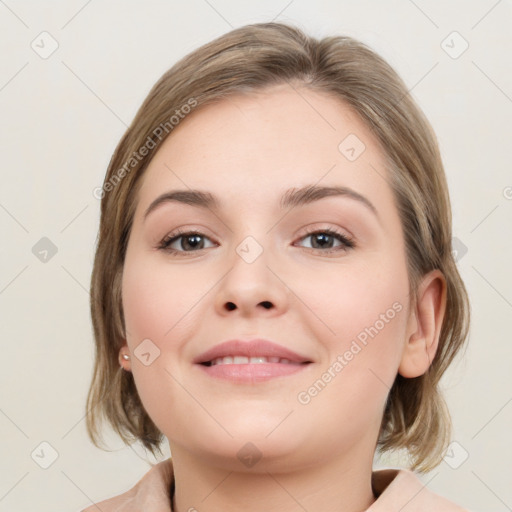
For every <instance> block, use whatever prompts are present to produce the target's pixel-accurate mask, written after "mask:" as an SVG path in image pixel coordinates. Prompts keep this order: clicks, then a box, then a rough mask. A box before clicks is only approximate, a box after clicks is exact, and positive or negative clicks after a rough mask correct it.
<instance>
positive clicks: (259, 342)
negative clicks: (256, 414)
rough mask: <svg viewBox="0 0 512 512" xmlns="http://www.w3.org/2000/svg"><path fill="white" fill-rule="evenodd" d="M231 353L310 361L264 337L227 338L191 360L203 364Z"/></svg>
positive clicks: (301, 361)
mask: <svg viewBox="0 0 512 512" xmlns="http://www.w3.org/2000/svg"><path fill="white" fill-rule="evenodd" d="M233 355H236V356H245V357H279V358H280V359H288V360H290V361H291V362H292V363H296V364H301V363H310V362H311V360H310V359H309V358H307V357H305V356H303V355H301V354H297V353H296V352H294V351H293V350H290V349H289V348H287V347H283V346H282V345H278V344H277V343H274V342H272V341H269V340H265V339H252V340H248V341H242V340H228V341H225V342H223V343H219V344H218V345H215V346H214V347H212V348H211V349H209V350H207V351H206V352H203V353H202V354H200V355H199V356H197V357H196V358H195V359H194V361H193V362H194V363H196V364H204V363H208V362H210V361H212V360H214V359H217V358H219V357H226V356H233ZM272 364H278V363H272Z"/></svg>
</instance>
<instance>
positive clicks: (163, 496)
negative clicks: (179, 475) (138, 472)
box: [80, 459, 173, 512]
mask: <svg viewBox="0 0 512 512" xmlns="http://www.w3.org/2000/svg"><path fill="white" fill-rule="evenodd" d="M172 481H173V468H172V461H171V459H167V460H164V461H162V462H159V463H158V464H155V465H154V466H152V467H151V469H150V470H149V471H148V472H147V473H146V474H145V475H144V476H143V477H142V478H141V479H140V480H139V481H138V482H137V483H136V484H135V485H134V486H133V487H132V488H131V489H129V490H128V491H126V492H124V493H123V494H119V495H118V496H113V497H111V498H108V499H106V500H103V501H100V502H97V503H93V504H92V505H91V506H89V507H87V508H85V509H83V510H81V511H80V512H98V510H101V511H102V512H139V511H140V510H144V511H150V510H158V511H159V512H167V511H168V512H172V509H171V498H170V488H171V484H172Z"/></svg>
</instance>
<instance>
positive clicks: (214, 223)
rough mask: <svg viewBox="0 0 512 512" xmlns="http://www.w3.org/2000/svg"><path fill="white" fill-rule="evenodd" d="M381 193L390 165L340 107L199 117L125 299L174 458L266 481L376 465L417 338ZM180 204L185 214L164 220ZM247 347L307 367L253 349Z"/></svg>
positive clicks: (133, 345) (286, 96)
mask: <svg viewBox="0 0 512 512" xmlns="http://www.w3.org/2000/svg"><path fill="white" fill-rule="evenodd" d="M388 181H389V180H388V174H387V171H386V170H385V168H384V159H383V155H382V152H381V149H380V148H379V146H378V144H377V142H376V140H375V139H374V138H373V137H372V135H371V134H370V132H369V130H368V129H367V128H366V127H365V125H364V124H363V122H362V121H361V120H360V119H358V117H356V116H355V115H354V114H353V113H352V112H351V111H350V110H349V109H348V107H347V106H346V105H344V104H342V103H340V102H339V101H337V100H335V99H333V98H332V97H329V96H327V95H324V94H321V93H317V92H312V91H311V90H306V89H303V88H301V89H298V90H297V91H296V90H294V89H292V88H291V87H289V86H287V85H283V86H278V87H272V88H270V89H267V90H266V91H265V92H263V93H258V94H253V95H251V96H243V97H242V96H237V97H230V98H229V99H227V100H223V101H222V102H220V103H217V104H214V105H209V106H206V107H203V108H201V109H200V110H197V111H196V112H193V113H192V114H190V115H189V116H188V117H187V118H185V120H183V121H181V124H180V125H178V126H177V127H176V128H175V129H174V132H173V133H172V135H171V136H170V137H169V138H167V139H166V141H165V142H164V143H163V144H162V145H161V146H160V148H159V149H158V152H157V154H156V155H155V157H154V158H153V160H152V161H151V164H150V165H149V167H148V169H147V171H146V174H145V176H144V179H143V183H142V187H141V189H140V195H139V198H138V203H137V208H136V212H135V217H134V222H133V227H132V231H131V235H130V239H129V243H128V248H127V254H126V261H125V266H124V273H123V284H122V286H123V288H122V289H123V293H122V300H123V307H124V316H125V321H126V329H127V332H128V338H127V345H128V349H129V352H130V353H131V362H130V365H131V367H129V368H130V369H131V371H132V372H133V376H134V379H135V383H136V386H137V389H138V392H139V394H140V397H141V400H142V402H143V404H144V407H145V409H146V411H147V412H148V414H149V415H150V417H151V418H152V419H153V421H154V422H155V424H156V425H157V426H158V427H159V429H160V430H161V431H162V432H163V433H164V435H165V436H166V437H167V438H168V440H169V443H170V447H171V451H172V450H173V448H176V449H183V450H187V451H188V452H190V453H192V454H194V455H197V456H201V457H203V460H205V461H206V460H209V461H212V462H215V463H218V464H223V465H224V466H225V467H231V468H232V469H235V468H238V469H241V468H242V469H243V465H244V464H245V465H246V466H247V467H249V466H250V465H251V464H253V463H254V462H251V463H249V462H248V461H249V460H253V461H254V460H257V459H258V458H259V457H260V456H262V459H261V461H259V462H258V463H259V464H260V466H259V467H261V468H264V467H266V468H272V469H273V470H277V469H278V468H279V467H282V468H284V467H289V466H288V465H289V464H290V463H294V464H296V465H301V464H302V465H310V464H312V463H313V462H312V461H315V463H316V462H319V461H322V460H328V459H330V458H332V457H340V456H343V457H346V458H347V459H348V460H350V459H351V458H354V459H356V458H357V459H360V458H361V457H364V458H366V459H367V460H368V461H369V462H371V460H372V457H373V454H374V449H375V443H376V441H377V436H378V432H379V427H380V423H381V419H382V414H383V410H384V406H385V402H386V398H387V395H388V392H389V388H390V387H391V385H392V383H393V381H394V379H395V376H396V374H397V371H398V368H399V365H400V361H401V359H402V354H403V351H404V347H405V344H406V340H407V337H408V335H409V297H408V290H409V284H408V276H407V267H406V254H405V247H404V240H403V235H402V230H401V222H400V218H399V215H398V212H397V209H396V206H395V203H394V200H393V196H392V190H391V188H390V186H389V184H388ZM304 187H315V188H318V189H319V190H318V191H317V192H311V193H309V194H304V193H302V192H301V190H302V189H303V188H304ZM324 187H329V189H324ZM331 187H332V189H331ZM334 188H337V189H338V191H339V192H340V193H335V189H334ZM175 191H183V192H184V193H186V194H188V200H187V196H185V194H182V195H181V196H175V199H174V200H173V199H168V200H162V201H160V202H158V204H154V201H155V200H156V199H157V198H160V197H161V196H162V195H163V194H169V193H171V192H175ZM192 191H200V192H201V193H202V194H207V195H208V197H214V198H215V202H211V203H209V204H207V205H205V204H202V203H201V204H200V202H199V201H198V200H197V197H196V196H194V197H195V199H194V197H192V195H191V192H192ZM180 198H181V199H182V200H180ZM152 204H153V207H152V208H151V209H150V211H149V212H148V213H147V214H146V212H147V210H148V208H149V207H150V205H152ZM190 231H193V232H194V233H195V234H192V235H191V234H189V235H188V236H187V235H186V234H187V233H189V232H190ZM331 232H332V233H331ZM312 233H313V234H312ZM180 234H181V235H182V236H181V237H179V235H180ZM183 235H184V236H183ZM165 245H167V247H165ZM253 339H265V340H269V341H271V342H273V343H275V344H277V345H279V346H281V347H282V348H283V350H286V349H287V350H291V351H293V352H294V353H295V354H296V360H293V359H294V357H295V356H293V357H289V358H288V359H292V360H293V361H291V362H286V361H282V358H283V357H284V356H285V355H286V354H284V352H281V351H280V349H277V351H274V350H273V349H269V347H268V346H265V345H257V344H256V345H251V347H249V348H248V349H247V347H248V345H247V342H249V341H250V340H253ZM227 340H240V343H239V345H237V346H236V347H233V346H232V347H231V348H229V347H228V348H227V349H225V350H221V351H220V352H218V353H217V354H216V355H215V359H216V361H214V363H216V364H211V363H209V362H208V361H209V360H211V358H210V357H209V356H208V355H207V356H202V354H204V353H205V352H206V351H208V350H210V349H212V348H213V347H216V346H217V345H219V344H221V343H222V342H225V341H227ZM274 348H275V347H274ZM221 356H222V357H224V356H225V357H227V359H222V360H220V361H219V360H218V357H221ZM234 356H239V357H242V358H241V359H240V358H239V357H237V358H235V359H232V360H230V357H231V358H233V357H234ZM243 356H254V357H258V356H260V358H259V359H253V360H252V363H251V360H247V359H244V358H243ZM261 357H262V358H263V359H262V358H261ZM270 357H280V359H279V360H277V361H278V362H275V361H276V359H272V360H271V359H269V358H270ZM205 359H208V361H206V360H205ZM219 362H222V363H224V364H218V363H219ZM201 363H206V364H201ZM248 443H249V444H248ZM251 458H252V459H251ZM280 465H282V466H280Z"/></svg>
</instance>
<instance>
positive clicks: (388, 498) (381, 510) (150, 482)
mask: <svg viewBox="0 0 512 512" xmlns="http://www.w3.org/2000/svg"><path fill="white" fill-rule="evenodd" d="M173 479H174V475H173V467H172V460H171V459H170V458H169V459H167V460H164V461H163V462H160V463H158V464H156V465H154V466H153V467H152V468H151V469H150V470H149V471H148V472H147V473H146V474H145V475H144V476H143V477H142V478H141V479H140V480H139V481H138V482H137V483H136V484H135V486H133V487H132V488H131V489H130V490H128V491H126V492H125V493H123V494H120V495H119V496H114V497H113V498H109V499H107V500H104V501H101V502H99V503H96V504H95V505H91V506H90V507H87V508H86V509H83V510H82V511H81V512H98V510H101V512H142V511H143V512H172V507H171V496H170V491H171V484H172V482H173ZM372 487H373V492H374V494H375V496H376V497H377V500H376V501H375V502H374V503H373V505H371V506H370V508H368V509H367V512H433V511H435V512H468V511H467V509H464V508H462V507H459V506H458V505H455V503H452V502H451V501H448V500H446V499H445V498H442V497H441V496H439V495H437V494H434V493H433V492H432V491H430V490H429V489H427V488H426V487H425V486H424V485H423V484H422V483H421V481H420V480H419V479H418V477H417V476H416V475H415V474H414V473H413V472H411V471H408V470H405V469H382V470H379V471H374V472H373V473H372Z"/></svg>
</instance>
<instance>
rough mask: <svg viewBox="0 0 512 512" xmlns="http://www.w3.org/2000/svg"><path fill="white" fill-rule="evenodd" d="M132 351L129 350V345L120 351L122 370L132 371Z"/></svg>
mask: <svg viewBox="0 0 512 512" xmlns="http://www.w3.org/2000/svg"><path fill="white" fill-rule="evenodd" d="M130 359H131V358H130V350H129V349H128V345H123V346H122V347H121V348H120V349H119V366H120V367H121V369H122V370H126V371H131V369H132V366H131V360H130Z"/></svg>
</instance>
